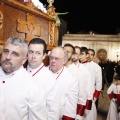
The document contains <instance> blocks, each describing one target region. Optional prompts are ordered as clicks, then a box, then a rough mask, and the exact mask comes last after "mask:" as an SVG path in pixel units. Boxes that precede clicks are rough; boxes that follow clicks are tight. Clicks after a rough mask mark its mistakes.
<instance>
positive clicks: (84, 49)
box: [80, 47, 88, 54]
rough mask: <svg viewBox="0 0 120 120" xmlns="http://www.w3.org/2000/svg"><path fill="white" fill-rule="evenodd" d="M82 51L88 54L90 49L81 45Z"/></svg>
mask: <svg viewBox="0 0 120 120" xmlns="http://www.w3.org/2000/svg"><path fill="white" fill-rule="evenodd" d="M80 51H81V52H85V53H86V54H88V49H87V48H86V47H81V48H80Z"/></svg>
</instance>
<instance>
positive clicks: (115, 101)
mask: <svg viewBox="0 0 120 120" xmlns="http://www.w3.org/2000/svg"><path fill="white" fill-rule="evenodd" d="M114 79H115V81H114V82H113V83H112V84H111V85H110V86H109V88H108V90H107V94H108V96H109V98H110V106H109V110H108V114H107V120H120V74H117V75H116V76H115V77H114Z"/></svg>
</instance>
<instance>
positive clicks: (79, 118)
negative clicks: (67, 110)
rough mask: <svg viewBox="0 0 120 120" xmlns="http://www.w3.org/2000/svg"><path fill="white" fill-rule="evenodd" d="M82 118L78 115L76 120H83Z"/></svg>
mask: <svg viewBox="0 0 120 120" xmlns="http://www.w3.org/2000/svg"><path fill="white" fill-rule="evenodd" d="M82 118H83V117H82V116H80V115H76V118H75V120H82Z"/></svg>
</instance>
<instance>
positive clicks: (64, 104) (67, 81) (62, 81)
mask: <svg viewBox="0 0 120 120" xmlns="http://www.w3.org/2000/svg"><path fill="white" fill-rule="evenodd" d="M49 59H50V61H49V63H50V64H49V70H50V71H51V72H52V73H53V75H54V77H55V79H56V83H57V84H58V85H59V92H58V98H59V100H57V101H58V104H59V105H60V106H59V107H60V109H59V112H58V113H59V120H61V119H62V120H74V119H75V117H76V108H77V100H78V81H77V79H75V78H74V77H73V76H72V75H71V73H70V72H69V71H68V69H67V68H66V67H65V66H64V64H65V63H66V60H67V53H66V51H64V49H63V48H62V47H55V48H53V49H52V51H51V53H50V55H49ZM53 106H54V104H53ZM57 107H58V106H57Z"/></svg>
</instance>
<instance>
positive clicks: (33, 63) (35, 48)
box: [28, 44, 45, 69]
mask: <svg viewBox="0 0 120 120" xmlns="http://www.w3.org/2000/svg"><path fill="white" fill-rule="evenodd" d="M43 49H44V46H43V45H42V44H30V45H29V48H28V64H29V66H30V67H31V68H33V69H35V68H37V67H39V66H40V65H41V64H42V61H43V59H44V58H45V54H43Z"/></svg>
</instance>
